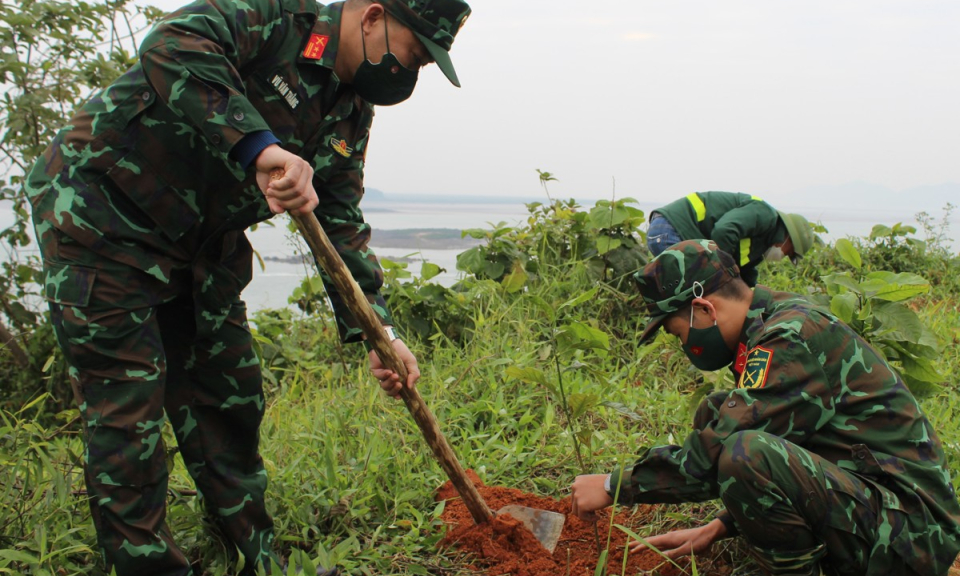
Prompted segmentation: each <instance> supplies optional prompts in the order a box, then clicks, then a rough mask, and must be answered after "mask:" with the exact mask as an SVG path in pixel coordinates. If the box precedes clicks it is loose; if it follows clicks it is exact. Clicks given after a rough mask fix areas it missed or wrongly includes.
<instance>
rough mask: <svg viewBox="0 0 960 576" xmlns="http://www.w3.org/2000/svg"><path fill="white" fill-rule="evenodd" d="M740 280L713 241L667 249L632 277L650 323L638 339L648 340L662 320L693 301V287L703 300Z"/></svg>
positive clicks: (731, 264) (683, 243)
mask: <svg viewBox="0 0 960 576" xmlns="http://www.w3.org/2000/svg"><path fill="white" fill-rule="evenodd" d="M739 277H740V269H739V268H737V264H736V263H735V262H734V261H733V257H732V256H730V255H729V254H727V253H726V252H724V251H723V250H720V248H718V247H717V245H716V243H714V242H713V240H684V241H683V242H678V243H677V244H674V245H673V246H671V247H669V248H667V249H666V250H664V251H663V252H661V253H660V255H659V256H657V257H656V258H654V259H653V261H651V262H650V263H649V264H647V265H646V266H644V267H643V269H642V270H640V271H639V272H637V273H636V274H634V275H633V278H634V280H636V282H637V287H638V289H639V290H640V296H641V297H642V298H643V304H644V306H645V307H646V311H647V314H649V315H650V321H649V323H648V324H647V327H646V328H644V330H643V334H641V336H640V342H645V341H647V340H649V339H650V338H651V337H653V335H654V334H655V333H656V331H657V328H659V327H660V325H661V324H663V321H664V319H666V317H667V316H668V315H670V314H672V313H673V312H676V311H677V310H680V309H681V308H683V307H684V306H686V305H687V304H689V303H690V302H692V301H693V299H694V298H695V295H694V285H695V284H699V285H700V286H702V287H703V292H702V293H701V292H700V291H699V290H697V295H698V296H706V295H707V294H710V293H712V292H715V291H716V290H717V289H718V288H720V287H721V286H723V285H724V284H726V283H727V282H730V281H731V280H733V279H735V278H739Z"/></svg>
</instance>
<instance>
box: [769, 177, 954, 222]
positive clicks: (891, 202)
mask: <svg viewBox="0 0 960 576" xmlns="http://www.w3.org/2000/svg"><path fill="white" fill-rule="evenodd" d="M947 202H950V203H952V204H954V205H955V206H958V205H960V183H956V182H945V183H943V184H931V185H926V186H915V187H913V188H907V189H904V190H899V191H897V190H893V189H891V188H888V187H886V186H881V185H879V184H873V183H871V182H848V183H846V184H832V185H826V186H811V187H807V188H801V189H799V190H795V191H794V192H793V193H792V194H789V195H783V196H780V197H779V198H778V199H777V200H776V203H777V204H783V205H784V206H787V205H789V206H790V207H791V208H799V209H803V208H818V209H823V208H830V207H833V208H845V209H855V208H858V207H859V208H864V209H872V210H877V209H902V210H904V211H907V213H908V214H909V215H913V214H915V213H917V212H920V211H923V210H926V211H927V212H930V213H931V214H935V213H939V212H940V210H941V209H942V208H943V207H944V205H945V204H946V203H947Z"/></svg>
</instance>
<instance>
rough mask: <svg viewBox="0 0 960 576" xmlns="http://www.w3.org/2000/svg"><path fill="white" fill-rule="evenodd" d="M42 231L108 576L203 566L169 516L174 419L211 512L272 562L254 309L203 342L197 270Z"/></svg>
mask: <svg viewBox="0 0 960 576" xmlns="http://www.w3.org/2000/svg"><path fill="white" fill-rule="evenodd" d="M40 239H41V248H42V250H43V257H44V266H45V271H46V277H47V279H46V286H45V289H46V295H47V299H48V301H49V305H50V310H51V319H52V323H53V326H54V328H55V331H56V334H57V338H58V341H59V344H60V347H61V348H62V350H63V353H64V355H65V356H66V359H67V362H68V364H69V373H70V379H71V383H72V387H73V390H74V394H75V396H76V401H77V405H78V406H79V408H80V415H81V417H82V419H83V423H84V441H85V454H84V473H85V480H86V485H87V490H88V494H89V498H90V511H91V515H92V517H93V522H94V524H95V527H96V531H97V538H98V541H99V545H100V547H101V550H102V553H103V557H104V559H105V562H106V564H107V571H108V572H109V571H110V570H111V569H115V570H116V574H117V575H118V576H133V575H135V576H148V575H151V576H153V575H155V576H174V575H176V576H183V575H189V574H192V572H191V568H190V564H189V562H188V561H187V558H186V557H185V556H184V554H183V553H182V552H181V551H180V550H179V549H178V548H177V546H176V544H175V543H174V542H173V540H172V538H171V534H170V530H169V529H168V527H167V524H166V521H165V518H166V495H167V480H168V472H167V464H166V449H165V447H164V443H163V439H162V434H161V433H162V429H163V427H164V424H165V421H166V419H169V422H170V424H171V425H172V429H173V432H174V434H175V436H176V440H177V445H178V447H179V451H180V454H181V456H182V458H183V461H184V463H185V464H186V468H187V470H188V471H189V474H190V476H191V477H192V479H193V481H194V483H195V484H196V487H197V492H198V493H199V495H200V497H201V498H202V499H203V501H204V505H205V508H206V510H207V512H208V514H210V515H211V516H212V517H213V520H214V521H215V523H216V524H217V525H218V526H219V528H220V531H221V533H222V534H223V535H225V536H227V537H228V538H229V540H230V541H231V542H232V546H235V547H236V549H237V550H238V551H239V552H240V554H242V555H243V556H244V559H245V566H246V570H245V571H244V572H245V573H252V572H253V568H254V567H255V566H257V565H258V564H261V563H265V562H267V563H268V559H269V558H271V557H273V555H272V552H271V541H272V540H273V522H272V519H271V518H270V516H269V514H268V513H267V511H266V508H265V505H264V493H265V490H266V485H267V478H266V472H265V471H264V467H263V462H262V460H261V458H260V455H259V452H258V445H259V432H258V429H259V425H260V422H261V420H262V418H263V412H264V397H263V389H262V380H261V373H260V365H259V361H258V358H257V355H256V353H255V352H254V350H253V348H252V337H251V334H250V331H249V328H248V326H247V321H246V310H245V307H244V305H243V303H242V302H241V301H239V300H237V301H235V302H234V303H233V305H232V307H231V309H230V313H229V315H228V316H227V318H226V320H225V321H224V322H223V323H222V325H221V326H220V328H219V329H218V330H216V331H215V332H213V333H210V334H204V335H202V336H201V335H198V334H197V331H196V323H195V317H194V314H195V310H194V306H193V300H192V298H191V292H190V279H189V278H184V279H177V278H174V279H173V280H172V281H171V282H170V283H168V284H165V283H161V282H160V281H159V280H157V279H155V278H153V277H152V276H150V275H148V274H145V273H143V272H141V271H139V270H136V269H133V268H130V267H128V266H125V265H123V264H119V263H115V262H112V261H110V260H106V259H104V258H102V257H99V256H97V255H96V254H94V253H92V252H90V251H89V250H87V249H86V248H84V247H82V246H79V245H76V244H75V243H73V242H71V241H70V239H69V238H65V237H63V236H61V235H60V234H59V233H58V232H57V231H56V230H51V229H46V230H44V232H43V234H41V235H40ZM273 558H275V557H273Z"/></svg>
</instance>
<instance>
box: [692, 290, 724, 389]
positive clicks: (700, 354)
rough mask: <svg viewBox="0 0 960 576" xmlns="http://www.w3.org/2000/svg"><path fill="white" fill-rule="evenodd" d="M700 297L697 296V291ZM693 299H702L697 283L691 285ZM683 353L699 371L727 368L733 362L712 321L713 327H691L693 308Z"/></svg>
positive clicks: (720, 334)
mask: <svg viewBox="0 0 960 576" xmlns="http://www.w3.org/2000/svg"><path fill="white" fill-rule="evenodd" d="M698 288H699V290H700V295H697V289H698ZM693 295H694V298H702V297H703V285H702V284H700V283H699V282H694V283H693ZM683 351H684V353H685V354H686V355H687V358H689V359H690V362H691V363H692V364H693V365H694V366H696V367H697V368H699V369H700V370H706V371H708V372H712V371H713V370H719V369H721V368H723V367H724V366H728V365H729V364H730V363H731V362H733V359H734V354H733V351H732V350H730V349H729V348H727V343H726V341H724V339H723V334H722V333H721V332H720V327H719V326H717V323H716V321H714V323H713V326H711V327H709V328H694V327H693V306H692V305H691V307H690V332H689V333H688V334H687V343H686V344H684V345H683Z"/></svg>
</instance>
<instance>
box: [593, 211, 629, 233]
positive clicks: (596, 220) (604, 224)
mask: <svg viewBox="0 0 960 576" xmlns="http://www.w3.org/2000/svg"><path fill="white" fill-rule="evenodd" d="M629 217H630V213H629V212H627V211H626V210H625V209H623V208H621V207H619V206H614V207H606V206H597V207H595V208H593V209H592V210H590V225H591V226H593V227H594V228H597V229H600V228H613V227H615V226H619V225H620V224H623V221H624V220H626V219H627V218H629Z"/></svg>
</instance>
